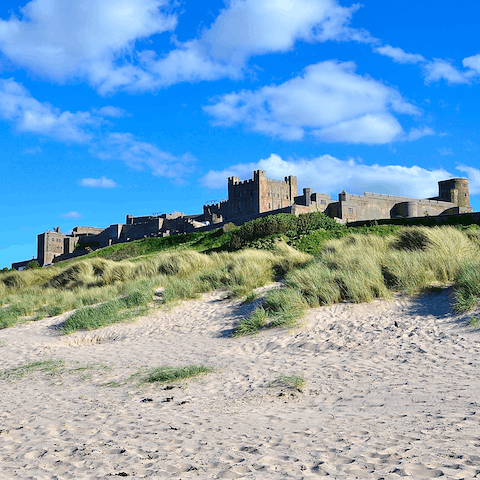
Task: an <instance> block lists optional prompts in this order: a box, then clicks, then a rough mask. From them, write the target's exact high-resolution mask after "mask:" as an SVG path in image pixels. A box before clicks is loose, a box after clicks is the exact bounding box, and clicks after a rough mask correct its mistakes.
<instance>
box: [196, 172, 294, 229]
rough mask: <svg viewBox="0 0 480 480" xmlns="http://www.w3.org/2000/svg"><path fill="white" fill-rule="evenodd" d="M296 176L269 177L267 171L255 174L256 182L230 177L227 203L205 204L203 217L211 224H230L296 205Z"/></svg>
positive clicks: (254, 180) (254, 179)
mask: <svg viewBox="0 0 480 480" xmlns="http://www.w3.org/2000/svg"><path fill="white" fill-rule="evenodd" d="M296 195H297V177H294V176H291V175H290V176H289V177H285V180H272V179H270V178H267V172H266V171H265V170H256V171H254V172H253V179H250V180H243V181H240V179H239V178H238V177H229V178H228V200H225V201H223V202H220V203H217V204H213V205H204V207H203V215H204V218H205V220H206V221H209V222H211V223H219V222H229V221H233V220H236V219H239V218H243V217H248V216H251V215H256V214H259V213H264V212H270V211H273V210H281V209H284V208H286V207H290V206H291V205H293V204H294V203H295V196H296Z"/></svg>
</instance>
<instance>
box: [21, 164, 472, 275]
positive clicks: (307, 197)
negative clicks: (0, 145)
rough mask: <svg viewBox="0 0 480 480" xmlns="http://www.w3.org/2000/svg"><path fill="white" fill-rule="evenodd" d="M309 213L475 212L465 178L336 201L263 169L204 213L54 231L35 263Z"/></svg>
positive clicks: (44, 236)
mask: <svg viewBox="0 0 480 480" xmlns="http://www.w3.org/2000/svg"><path fill="white" fill-rule="evenodd" d="M309 212H323V213H324V214H325V215H327V216H329V217H332V218H335V219H337V221H338V222H340V223H348V222H352V221H358V220H380V219H384V218H399V217H400V218H410V217H424V216H437V215H447V214H459V213H470V212H472V208H471V207H470V197H469V191H468V180H467V179H466V178H452V179H448V180H443V181H440V182H438V196H437V197H433V198H427V199H416V198H408V197H399V196H393V195H383V194H378V193H364V194H363V195H351V194H349V193H347V192H345V190H343V191H342V192H341V193H339V194H338V200H332V198H331V196H330V195H327V194H324V193H313V191H312V189H311V188H304V189H303V193H302V195H297V177H294V176H288V177H285V179H284V180H271V179H269V178H267V173H266V171H265V170H256V171H254V172H253V179H250V180H245V181H240V179H239V178H238V177H229V178H228V199H227V200H225V201H222V202H220V203H216V204H209V205H204V206H203V213H201V214H198V215H185V214H184V213H180V212H174V213H171V214H162V215H153V216H144V217H133V216H131V215H127V217H126V221H125V223H124V224H113V225H110V226H109V227H107V228H94V227H75V228H74V229H73V230H72V233H71V234H68V235H67V234H64V233H62V232H61V231H60V227H57V228H55V229H54V231H48V232H44V233H41V234H39V235H38V237H37V261H38V263H39V264H40V266H44V265H49V264H51V263H54V262H58V261H62V260H66V259H68V258H73V257H76V256H80V255H85V254H87V253H89V251H91V250H92V249H96V248H102V247H106V246H108V245H113V244H116V243H123V242H129V241H132V240H139V239H142V238H147V237H159V236H168V235H178V234H183V233H190V232H195V231H204V230H211V229H214V228H218V227H220V226H222V225H223V224H225V223H229V222H232V223H234V224H235V225H241V224H243V223H245V222H247V221H249V220H252V219H254V218H258V217H262V216H267V215H273V214H277V213H293V214H295V215H299V214H301V213H309ZM28 263H29V261H28V260H27V261H24V262H17V263H14V264H12V268H16V269H21V268H25V267H26V266H27V265H28Z"/></svg>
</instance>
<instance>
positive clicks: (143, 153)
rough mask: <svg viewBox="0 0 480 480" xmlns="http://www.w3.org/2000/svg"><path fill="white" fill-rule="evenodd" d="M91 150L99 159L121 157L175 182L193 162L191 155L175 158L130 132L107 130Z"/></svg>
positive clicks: (187, 172)
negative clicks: (110, 131) (104, 135)
mask: <svg viewBox="0 0 480 480" xmlns="http://www.w3.org/2000/svg"><path fill="white" fill-rule="evenodd" d="M92 153H94V154H95V155H96V156H98V157H99V158H101V159H103V160H121V161H122V162H123V163H125V164H126V165H128V166H129V167H131V168H135V169H138V170H143V169H145V168H147V169H149V170H151V172H152V174H153V175H155V176H157V177H167V178H172V179H175V180H177V181H180V180H181V179H182V177H184V176H185V175H187V174H189V173H191V172H192V171H193V167H194V163H195V158H194V157H193V156H192V155H190V154H188V153H187V154H184V155H182V156H179V157H177V156H175V155H172V154H171V153H168V152H164V151H163V150H160V149H159V148H158V147H157V146H156V145H153V144H151V143H148V142H142V141H140V140H137V139H136V138H135V137H134V136H133V135H132V134H131V133H110V134H109V135H108V136H107V137H106V138H105V139H104V140H103V141H102V142H101V143H99V144H97V145H96V148H95V149H92Z"/></svg>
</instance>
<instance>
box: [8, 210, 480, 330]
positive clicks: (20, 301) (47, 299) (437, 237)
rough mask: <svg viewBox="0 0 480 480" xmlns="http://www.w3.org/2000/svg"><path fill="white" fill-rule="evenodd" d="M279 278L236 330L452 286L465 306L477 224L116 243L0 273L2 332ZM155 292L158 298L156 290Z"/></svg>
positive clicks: (259, 223) (246, 290)
mask: <svg viewBox="0 0 480 480" xmlns="http://www.w3.org/2000/svg"><path fill="white" fill-rule="evenodd" d="M462 228H463V230H462ZM294 247H295V248H294ZM279 276H280V277H283V278H284V279H285V287H284V288H282V289H280V290H276V291H272V292H271V293H269V294H268V295H267V297H266V300H265V305H264V306H263V307H262V308H261V309H259V310H257V311H256V312H255V313H254V315H253V316H252V318H251V319H248V320H247V321H246V323H245V324H244V325H243V326H242V325H241V326H240V327H239V330H238V332H239V334H241V333H252V332H254V331H257V330H258V329H259V328H261V327H262V326H282V325H287V324H290V323H291V322H294V321H295V319H296V318H298V317H300V316H301V315H302V314H303V312H305V310H306V309H307V308H310V307H315V306H319V305H327V304H330V303H334V302H339V301H344V300H349V301H354V302H365V301H370V300H372V299H373V298H376V297H388V296H389V295H390V292H392V291H404V292H407V293H410V294H412V293H415V292H419V291H422V290H423V289H425V288H429V287H431V286H442V285H447V284H449V283H451V282H454V284H455V288H456V292H457V297H456V298H457V299H456V306H455V308H456V309H457V310H459V311H461V310H467V309H469V308H472V307H473V306H474V305H476V303H477V302H478V299H479V298H480V287H479V286H478V285H480V230H479V229H478V226H476V225H472V226H469V227H461V228H460V227H459V228H454V227H433V228H429V227H399V226H392V225H385V226H377V225H373V226H370V227H362V228H355V229H351V228H347V227H345V226H342V225H338V224H336V223H335V222H333V221H332V220H331V219H328V218H327V217H325V216H323V215H322V214H308V215H304V216H300V217H294V216H286V215H278V216H272V217H266V218H263V219H258V220H254V221H253V222H248V223H247V224H245V225H243V226H242V227H240V228H238V227H233V228H231V229H230V231H228V232H224V231H223V229H219V230H215V231H211V232H205V233H202V232H197V233H194V234H189V235H179V236H175V237H164V238H153V239H150V238H149V239H144V240H140V241H137V242H131V243H126V244H119V245H114V246H111V247H107V248H104V249H101V250H98V251H96V252H94V253H92V254H90V255H87V256H84V257H80V258H76V259H73V260H70V261H69V262H62V263H60V264H57V265H54V266H51V267H47V268H42V269H29V270H25V271H23V272H16V271H14V272H2V273H0V328H6V327H9V326H12V325H14V324H15V323H17V322H18V321H24V320H29V319H30V320H39V319H41V318H44V317H46V316H54V315H59V314H60V313H62V312H67V311H71V310H74V309H77V312H76V313H74V314H73V315H71V316H70V317H69V319H68V320H67V321H66V322H65V324H64V326H63V330H64V332H65V333H70V332H73V331H76V330H78V329H82V328H88V329H91V328H98V327H101V326H104V325H108V324H110V323H114V322H119V321H126V320H129V319H132V318H134V317H135V316H138V315H140V314H142V313H144V312H146V311H147V310H148V308H152V306H153V305H155V304H157V305H158V304H162V303H172V302H175V301H178V300H182V299H186V298H194V297H195V296H197V295H199V294H200V293H202V292H206V291H210V290H213V289H218V288H223V289H226V290H227V291H228V292H230V295H233V296H245V297H246V296H248V295H249V294H251V292H252V290H253V289H254V288H257V287H260V286H263V285H265V284H268V283H270V282H272V281H274V280H275V279H276V278H278V277H279ZM159 287H162V289H163V292H162V294H161V296H157V295H155V294H154V292H155V290H156V289H158V288H159Z"/></svg>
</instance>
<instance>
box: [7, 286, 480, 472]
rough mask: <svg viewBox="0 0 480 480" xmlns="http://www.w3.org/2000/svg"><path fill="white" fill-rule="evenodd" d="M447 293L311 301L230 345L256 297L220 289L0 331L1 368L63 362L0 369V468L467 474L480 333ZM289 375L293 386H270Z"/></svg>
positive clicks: (473, 447) (471, 464) (479, 443)
mask: <svg viewBox="0 0 480 480" xmlns="http://www.w3.org/2000/svg"><path fill="white" fill-rule="evenodd" d="M449 295H450V292H449V290H443V291H440V292H437V293H432V294H428V295H424V296H420V297H418V298H408V297H404V296H400V295H398V296H395V297H393V299H392V300H379V301H375V302H373V303H370V304H361V305H353V304H350V303H343V304H339V305H334V306H331V307H322V308H318V309H314V310H311V311H310V313H309V315H308V316H307V317H306V318H305V319H304V324H303V326H301V327H299V328H297V329H295V330H294V331H291V332H288V331H285V330H271V331H266V332H262V333H261V334H260V335H258V336H256V337H246V338H241V339H233V338H231V336H230V335H231V332H232V329H233V328H234V327H235V325H236V323H237V322H238V320H239V319H240V318H242V317H243V316H245V315H247V314H248V313H249V312H250V311H251V310H252V309H253V308H254V307H255V303H253V304H250V305H242V304H241V303H240V302H238V301H233V302H232V301H222V299H221V298H222V294H221V293H219V292H216V293H213V294H207V295H205V296H204V297H203V299H202V300H198V301H189V302H185V303H184V304H182V305H179V306H177V307H175V308H174V309H172V310H171V311H168V310H165V309H160V310H156V311H154V312H152V313H151V314H150V315H149V316H148V317H142V318H140V319H138V320H137V321H136V322H135V323H127V324H118V325H114V326H111V327H107V328H105V329H102V330H97V331H92V332H80V333H77V334H74V335H70V336H62V335H60V334H59V332H58V330H57V326H58V325H59V324H60V323H61V321H62V317H56V318H52V319H46V320H42V321H38V322H31V323H27V324H23V325H19V326H16V327H14V328H11V329H8V330H2V331H0V345H3V346H1V347H0V358H1V370H2V371H3V370H6V369H9V368H13V367H17V366H19V365H22V364H25V363H26V362H32V361H37V360H42V359H48V358H54V359H63V360H64V361H65V369H64V371H63V373H61V372H59V371H57V373H55V374H53V375H51V374H49V373H45V372H34V373H32V374H30V375H26V376H25V377H23V378H14V377H9V378H1V379H0V391H1V395H0V478H2V479H3V478H22V479H60V480H63V479H70V478H72V479H73V478H75V479H80V480H81V479H91V478H105V477H109V476H113V477H115V476H122V477H126V476H128V477H129V478H176V479H188V478H235V479H236V478H246V479H247V478H251V479H253V478H255V479H277V478H295V479H302V478H303V479H314V478H320V477H322V476H329V477H330V478H339V479H351V478H362V479H380V478H384V479H398V478H400V477H403V476H411V477H413V478H417V479H418V478H434V477H439V476H444V478H458V479H459V478H475V477H476V476H479V477H480V425H479V419H480V396H479V395H480V394H479V392H480V368H479V367H480V355H479V353H480V330H479V331H477V330H474V329H473V328H472V327H470V326H468V325H467V323H468V319H469V318H470V317H471V316H472V313H470V314H469V315H464V316H454V315H453V314H452V311H451V309H450V304H451V298H450V297H449ZM202 363H203V364H206V365H211V366H213V367H214V368H215V372H214V373H211V374H208V375H206V376H203V377H200V378H199V379H195V380H189V381H188V382H184V383H179V384H174V385H172V386H173V388H168V389H165V386H146V385H143V386H138V384H137V383H136V382H135V381H131V382H128V383H126V384H125V380H126V379H127V378H129V377H130V376H131V375H132V374H134V373H135V372H137V371H138V369H139V368H152V367H156V366H159V365H162V364H170V365H173V366H180V365H189V364H202ZM86 365H90V368H87V369H85V370H81V369H80V368H81V367H83V366H86ZM107 367H109V368H107ZM296 374H300V375H304V376H305V378H306V380H307V386H306V387H305V388H304V389H303V391H302V392H299V391H297V390H294V389H290V388H287V387H285V386H283V387H282V386H272V382H273V381H274V380H275V379H277V378H278V377H280V376H282V375H287V376H288V375H296ZM115 382H116V383H115ZM116 385H119V386H116Z"/></svg>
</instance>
